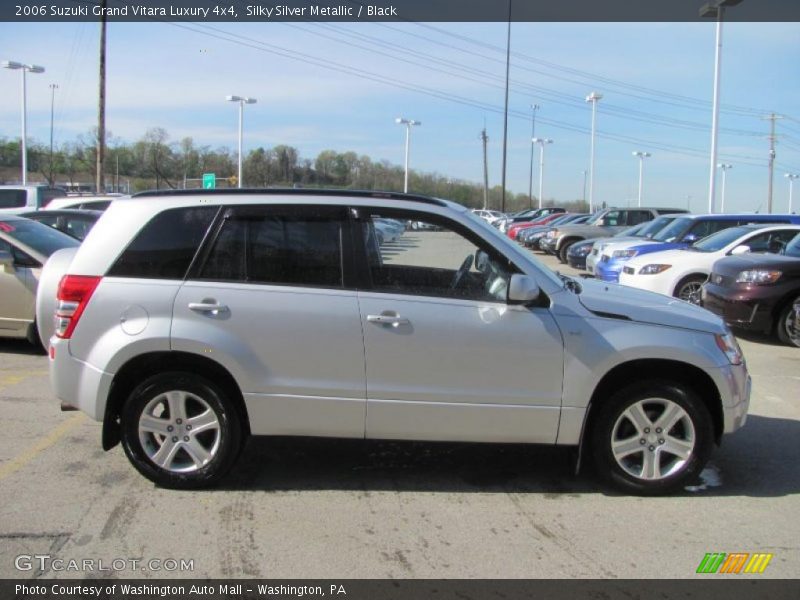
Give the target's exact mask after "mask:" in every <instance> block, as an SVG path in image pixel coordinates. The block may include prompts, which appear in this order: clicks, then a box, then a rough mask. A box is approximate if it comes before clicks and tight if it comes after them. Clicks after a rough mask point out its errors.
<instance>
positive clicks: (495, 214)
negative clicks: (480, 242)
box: [472, 208, 506, 225]
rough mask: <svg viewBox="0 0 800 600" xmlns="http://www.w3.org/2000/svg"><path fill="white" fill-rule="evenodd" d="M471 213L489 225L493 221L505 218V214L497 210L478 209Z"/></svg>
mask: <svg viewBox="0 0 800 600" xmlns="http://www.w3.org/2000/svg"><path fill="white" fill-rule="evenodd" d="M472 213H473V214H474V215H476V216H478V217H480V218H481V219H483V220H484V221H486V222H487V223H489V224H490V225H491V224H492V223H494V222H495V221H497V220H498V219H503V218H505V216H506V214H505V213H502V212H500V211H499V210H484V209H480V208H475V209H473V210H472Z"/></svg>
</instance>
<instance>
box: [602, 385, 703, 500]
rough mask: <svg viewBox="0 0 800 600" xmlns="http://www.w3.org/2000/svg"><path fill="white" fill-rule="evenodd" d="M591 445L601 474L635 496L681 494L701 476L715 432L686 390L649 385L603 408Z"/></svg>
mask: <svg viewBox="0 0 800 600" xmlns="http://www.w3.org/2000/svg"><path fill="white" fill-rule="evenodd" d="M599 411H600V412H599V413H598V416H597V419H596V421H595V423H594V426H593V428H592V430H591V431H592V433H591V445H592V450H593V454H594V459H595V464H596V465H597V469H598V472H599V474H600V475H601V476H602V477H604V478H605V479H606V480H608V481H609V482H610V483H612V484H613V485H615V486H616V487H618V488H620V489H622V490H624V491H626V492H629V493H634V494H640V495H659V494H666V493H670V492H672V491H675V490H678V489H680V488H682V487H683V486H685V485H687V484H689V483H691V482H692V481H693V480H695V479H696V478H697V476H698V475H699V474H700V471H701V470H702V469H703V467H704V466H705V464H706V461H707V460H708V457H709V456H710V454H711V448H712V445H713V439H714V428H713V425H712V422H711V416H710V414H709V412H708V409H707V408H706V406H705V404H703V402H702V401H701V400H700V398H699V397H698V396H697V395H696V394H695V393H694V392H693V391H692V390H691V389H690V388H688V387H685V386H683V385H680V384H674V383H670V382H667V381H659V380H651V381H644V382H641V383H637V384H633V385H631V386H628V387H627V388H624V389H622V390H620V391H619V392H617V393H616V394H614V395H613V396H612V397H611V398H609V400H608V401H607V402H606V403H604V405H603V406H601V407H600V408H599Z"/></svg>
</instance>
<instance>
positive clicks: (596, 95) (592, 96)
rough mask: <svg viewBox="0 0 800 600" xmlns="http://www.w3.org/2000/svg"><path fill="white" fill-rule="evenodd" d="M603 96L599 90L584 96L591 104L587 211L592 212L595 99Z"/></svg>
mask: <svg viewBox="0 0 800 600" xmlns="http://www.w3.org/2000/svg"><path fill="white" fill-rule="evenodd" d="M602 98H603V94H600V93H599V92H592V93H591V94H589V95H588V96H586V102H591V104H592V148H591V153H590V155H589V212H592V207H594V138H595V122H596V119H597V101H598V100H601V99H602Z"/></svg>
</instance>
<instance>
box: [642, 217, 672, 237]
mask: <svg viewBox="0 0 800 600" xmlns="http://www.w3.org/2000/svg"><path fill="white" fill-rule="evenodd" d="M674 220H675V217H658V218H656V219H653V220H652V221H648V222H647V223H646V224H645V227H643V228H642V230H641V231H640V232H639V235H641V236H644V237H647V236H648V235H655V234H656V233H658V232H659V231H661V230H662V229H664V227H666V226H667V225H669V224H670V223H672V222H673V221H674Z"/></svg>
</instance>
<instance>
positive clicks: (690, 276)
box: [671, 271, 710, 297]
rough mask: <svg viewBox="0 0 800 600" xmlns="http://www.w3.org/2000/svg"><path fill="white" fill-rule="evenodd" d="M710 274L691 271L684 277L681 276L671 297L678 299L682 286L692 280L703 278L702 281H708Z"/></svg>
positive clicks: (673, 287) (673, 288)
mask: <svg viewBox="0 0 800 600" xmlns="http://www.w3.org/2000/svg"><path fill="white" fill-rule="evenodd" d="M709 274H710V273H709V272H705V273H704V272H702V271H691V272H689V273H684V274H683V275H681V276H680V278H679V279H678V281H677V282H676V283H675V285H674V286H672V293H671V295H672V296H673V297H676V294H677V293H678V290H679V289H680V288H681V286H683V284H685V283H686V282H687V281H689V280H692V279H701V278H702V279H704V280H707V279H708V276H709Z"/></svg>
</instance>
